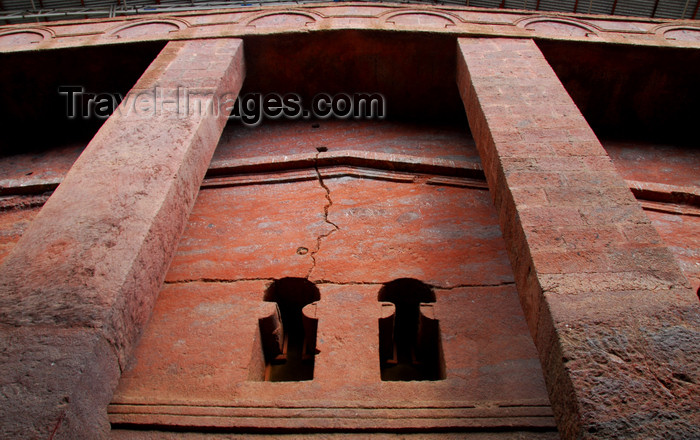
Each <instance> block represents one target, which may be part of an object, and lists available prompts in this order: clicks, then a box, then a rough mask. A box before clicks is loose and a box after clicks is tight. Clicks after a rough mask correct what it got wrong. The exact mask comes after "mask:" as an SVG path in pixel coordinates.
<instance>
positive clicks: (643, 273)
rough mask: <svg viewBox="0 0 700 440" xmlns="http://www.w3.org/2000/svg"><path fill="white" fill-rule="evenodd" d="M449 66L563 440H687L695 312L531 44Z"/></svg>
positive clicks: (664, 253) (478, 53) (483, 46)
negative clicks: (454, 68)
mask: <svg viewBox="0 0 700 440" xmlns="http://www.w3.org/2000/svg"><path fill="white" fill-rule="evenodd" d="M458 58H459V61H458V63H459V67H458V84H459V87H460V91H461V93H462V98H463V100H464V104H465V108H466V110H467V116H468V117H469V123H470V126H471V128H472V133H473V134H474V138H475V140H476V144H477V148H478V149H479V152H480V156H481V158H482V163H483V165H484V170H485V173H486V176H487V179H488V181H489V186H490V188H491V190H492V193H493V196H494V199H495V203H496V207H497V208H498V210H499V214H500V220H501V228H502V230H503V231H504V238H505V241H506V243H507V249H508V253H509V256H510V258H511V263H512V266H513V268H514V271H515V279H516V283H517V285H518V291H519V294H520V300H521V303H522V305H523V309H524V311H525V316H526V319H527V321H528V324H529V326H530V330H531V332H532V334H533V337H534V339H535V344H536V345H537V347H538V350H539V353H540V358H541V361H542V365H543V369H544V372H545V377H546V381H547V386H548V389H549V394H550V398H551V400H552V405H553V408H554V411H555V414H556V416H557V420H558V427H559V430H560V432H561V434H562V436H563V437H565V438H623V437H624V438H640V439H641V438H656V437H664V438H679V439H680V438H692V437H694V436H696V435H697V433H698V432H699V431H700V420H698V414H699V411H698V409H699V408H700V402H699V401H698V398H697V396H698V395H700V394H699V391H700V390H699V389H698V379H697V377H698V375H699V370H698V366H697V361H696V360H697V359H698V358H699V357H700V351H699V349H698V347H699V346H700V330H699V329H700V322H699V321H700V311H699V309H698V301H697V297H695V295H694V294H693V293H692V292H691V291H690V289H689V288H688V287H689V286H688V282H687V280H686V279H685V278H684V276H683V274H682V273H681V271H680V269H679V268H678V265H677V263H676V262H675V261H674V259H673V257H672V255H671V253H670V251H669V250H668V249H667V248H666V247H665V246H664V245H663V244H661V242H660V240H659V237H658V233H657V232H656V231H655V230H654V228H653V227H651V224H650V222H649V220H648V218H647V217H646V216H645V215H644V213H643V212H642V209H641V207H640V206H639V205H638V204H637V203H636V202H635V201H634V199H633V198H632V195H631V193H630V192H629V190H628V189H627V188H626V186H625V184H624V182H623V181H622V179H621V178H620V177H619V176H618V175H617V173H616V172H615V170H614V168H613V166H612V164H611V162H610V160H609V159H608V157H607V156H606V155H605V151H604V150H603V148H602V146H601V145H600V143H599V142H598V141H597V139H596V137H595V135H594V134H593V132H592V131H591V129H590V128H589V127H588V126H587V124H586V122H585V120H584V119H583V117H582V116H581V114H580V112H579V111H578V109H577V108H576V106H575V105H574V103H573V102H572V101H571V98H569V96H568V95H567V93H566V91H565V90H564V88H563V87H562V86H561V84H560V83H559V81H558V80H557V77H556V76H555V74H554V72H553V71H552V70H551V68H550V67H549V65H548V64H547V62H546V60H545V59H544V57H543V56H542V54H541V53H540V51H539V50H538V49H537V47H536V46H535V44H534V43H533V42H532V41H530V40H506V39H479V40H470V39H461V40H460V41H459V51H458ZM641 230H643V231H644V233H643V234H634V233H630V232H631V231H638V232H639V231H641ZM572 243H578V245H577V246H572Z"/></svg>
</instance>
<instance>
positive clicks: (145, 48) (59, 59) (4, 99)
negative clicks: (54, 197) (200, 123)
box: [0, 42, 165, 155]
mask: <svg viewBox="0 0 700 440" xmlns="http://www.w3.org/2000/svg"><path fill="white" fill-rule="evenodd" d="M164 45H165V43H164V42H149V43H134V44H119V45H110V46H96V47H81V48H71V49H56V50H45V51H33V52H18V53H3V54H0V65H1V66H2V69H0V121H1V124H2V128H3V136H2V138H0V155H12V154H20V153H38V152H42V151H48V150H50V149H52V148H56V147H60V146H64V145H72V144H76V143H78V144H80V143H84V144H87V143H88V142H89V141H90V139H91V138H92V137H93V136H94V134H95V133H96V132H97V130H98V129H99V128H100V127H101V126H102V123H103V122H104V120H105V119H106V118H98V117H90V118H87V119H85V118H82V117H76V118H73V119H71V118H69V117H68V115H67V110H68V108H67V107H68V99H67V95H61V94H59V87H62V86H79V87H82V88H83V89H84V91H85V93H94V94H97V93H102V94H111V95H114V94H121V95H122V96H123V95H125V94H126V93H127V92H128V91H129V90H130V89H131V87H133V86H134V84H135V83H136V81H137V80H138V79H139V77H140V76H141V74H142V73H143V72H144V71H145V70H146V68H147V67H148V66H149V65H150V63H151V62H152V61H153V59H154V58H155V57H156V56H157V55H158V53H159V52H160V51H161V49H162V48H163V47H164ZM84 98H85V99H82V109H80V111H81V112H83V113H84V112H85V110H86V109H87V107H88V102H87V101H88V99H87V98H88V97H87V96H85V97H84ZM76 102H77V105H76V107H78V106H79V105H80V104H79V102H78V101H76ZM102 110H104V109H102ZM77 114H78V112H76V115H77Z"/></svg>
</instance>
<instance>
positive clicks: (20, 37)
mask: <svg viewBox="0 0 700 440" xmlns="http://www.w3.org/2000/svg"><path fill="white" fill-rule="evenodd" d="M43 39H44V36H43V35H42V34H40V33H39V32H30V31H20V32H10V33H7V34H2V35H0V46H19V45H22V44H32V43H38V42H40V41H42V40H43Z"/></svg>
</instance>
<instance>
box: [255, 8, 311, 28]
mask: <svg viewBox="0 0 700 440" xmlns="http://www.w3.org/2000/svg"><path fill="white" fill-rule="evenodd" d="M315 21H316V20H315V19H314V18H313V17H311V16H310V15H306V14H300V13H294V12H292V13H287V12H285V13H279V14H269V15H264V16H262V17H259V18H256V19H254V20H252V21H251V22H250V23H248V26H255V27H280V28H290V27H304V26H306V25H307V24H309V23H314V22H315Z"/></svg>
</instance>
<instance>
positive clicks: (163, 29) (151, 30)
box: [114, 22, 180, 38]
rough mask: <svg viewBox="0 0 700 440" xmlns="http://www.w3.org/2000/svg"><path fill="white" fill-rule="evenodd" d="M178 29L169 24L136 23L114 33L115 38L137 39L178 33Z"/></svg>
mask: <svg viewBox="0 0 700 440" xmlns="http://www.w3.org/2000/svg"><path fill="white" fill-rule="evenodd" d="M179 30H180V27H179V26H178V25H176V24H175V23H170V22H147V23H138V24H135V25H132V26H128V27H125V28H123V29H120V30H118V31H116V32H115V33H114V35H116V36H117V38H139V37H149V36H154V35H165V34H168V33H170V32H176V31H179Z"/></svg>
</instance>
